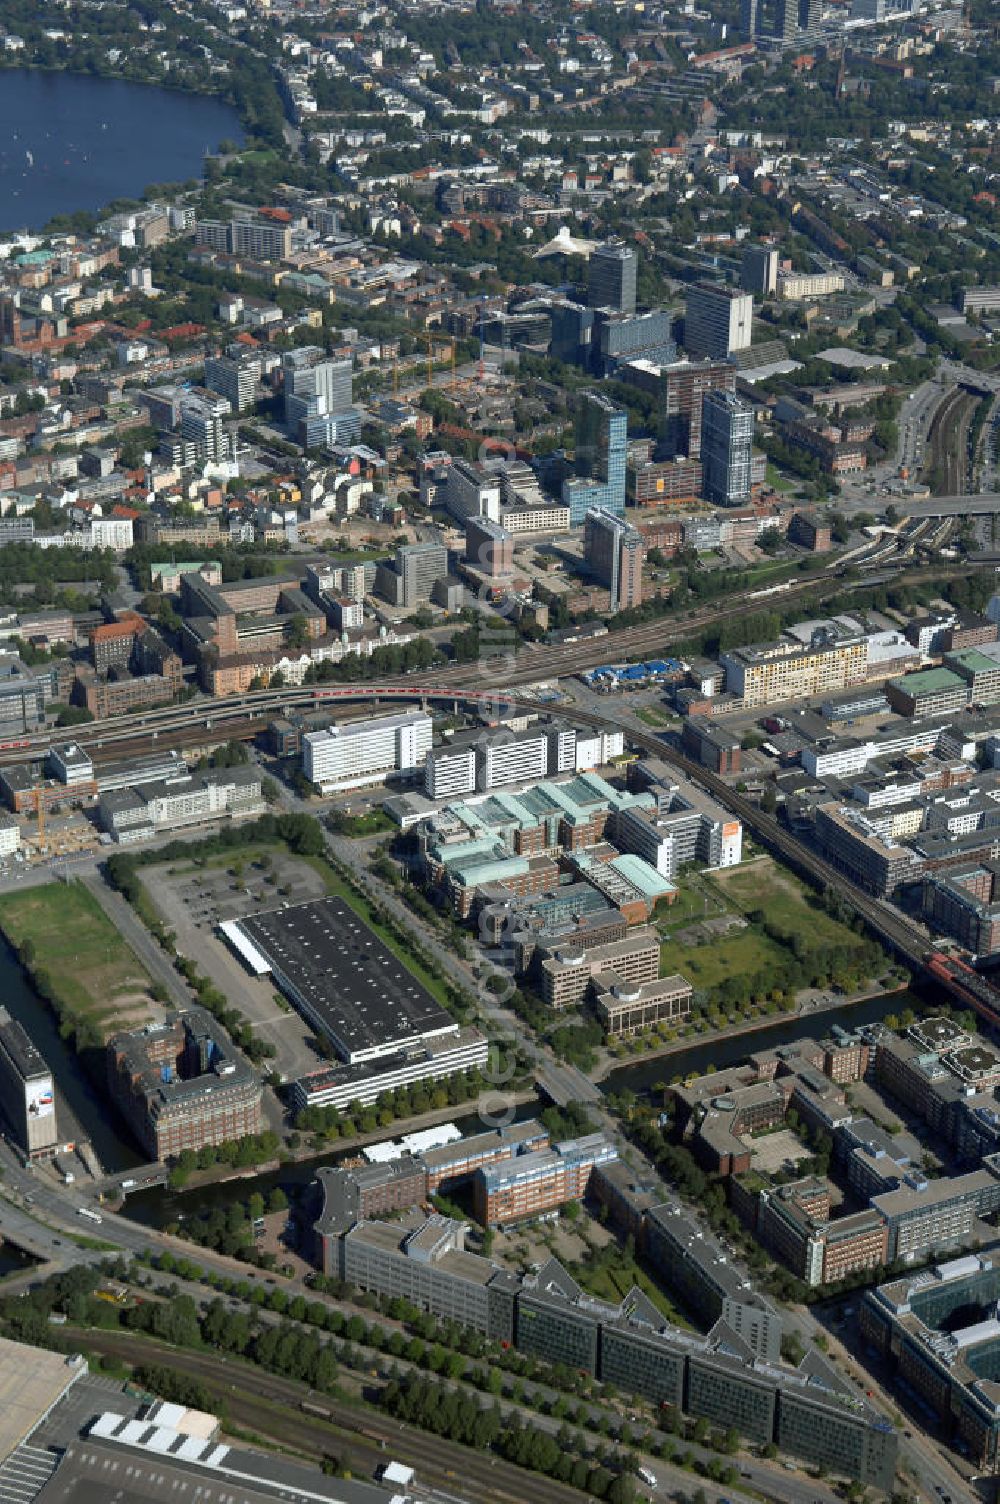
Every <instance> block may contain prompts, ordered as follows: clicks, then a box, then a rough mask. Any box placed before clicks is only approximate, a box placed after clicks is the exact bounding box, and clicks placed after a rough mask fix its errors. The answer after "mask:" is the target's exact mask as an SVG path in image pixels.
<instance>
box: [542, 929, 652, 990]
mask: <svg viewBox="0 0 1000 1504" xmlns="http://www.w3.org/2000/svg"><path fill="white" fill-rule="evenodd" d="M659 974H660V940H659V935H658V934H657V932H656V930H652V929H645V928H639V929H634V930H633V931H632V932H631V934H629V935H627V936H626V938H625V939H624V940H613V941H610V942H609V943H608V944H606V945H591V946H587V947H584V946H580V945H577V944H574V943H573V941H572V940H568V941H567V942H566V943H565V944H563V945H559V946H557V948H556V949H555V950H554V952H553V953H552V954H551V955H548V956H546V957H545V958H544V960H542V961H541V963H540V964H539V966H538V967H537V975H538V985H539V990H540V991H541V994H542V997H543V999H544V1000H545V1002H546V1004H547V1005H548V1006H549V1007H550V1008H573V1007H576V1006H577V1005H578V1004H579V1003H582V1002H583V1001H584V999H585V998H586V997H587V995H588V993H589V992H590V991H591V989H592V987H594V986H597V987H598V990H599V991H601V992H607V991H609V990H610V989H611V987H612V986H615V985H619V984H620V985H621V986H622V988H623V989H634V988H635V987H639V986H641V985H642V984H643V983H645V982H654V981H656V980H657V978H658V977H659Z"/></svg>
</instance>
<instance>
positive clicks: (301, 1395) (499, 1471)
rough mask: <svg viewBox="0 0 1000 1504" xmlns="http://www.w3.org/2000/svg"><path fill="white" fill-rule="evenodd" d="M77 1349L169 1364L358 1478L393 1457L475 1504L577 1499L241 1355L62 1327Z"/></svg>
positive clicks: (312, 1455)
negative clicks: (311, 1409)
mask: <svg viewBox="0 0 1000 1504" xmlns="http://www.w3.org/2000/svg"><path fill="white" fill-rule="evenodd" d="M65 1331H66V1332H67V1333H71V1334H72V1336H73V1337H74V1339H75V1340H76V1341H78V1342H79V1343H80V1346H81V1348H83V1349H88V1350H91V1351H95V1352H99V1353H101V1354H103V1355H107V1356H111V1357H115V1358H118V1359H120V1360H121V1361H122V1362H125V1363H128V1364H130V1365H136V1364H142V1363H155V1364H166V1365H167V1366H169V1367H170V1368H171V1369H172V1370H174V1371H175V1372H178V1373H183V1374H185V1375H187V1376H188V1377H190V1378H193V1379H198V1380H200V1381H201V1382H202V1383H204V1384H205V1385H206V1387H208V1388H209V1390H210V1392H211V1396H212V1399H213V1403H216V1402H217V1403H218V1406H219V1408H220V1409H224V1413H225V1415H226V1417H227V1419H228V1420H229V1421H230V1422H235V1423H236V1424H237V1425H238V1426H239V1427H242V1428H246V1429H247V1430H249V1431H252V1432H254V1433H255V1434H256V1435H258V1436H262V1437H266V1438H268V1439H270V1440H272V1441H275V1442H277V1443H278V1444H279V1445H280V1446H282V1447H284V1448H285V1449H287V1450H290V1451H292V1452H293V1453H294V1454H296V1455H297V1456H299V1457H303V1458H306V1459H307V1460H311V1461H314V1462H322V1461H323V1460H324V1459H325V1458H328V1457H331V1456H333V1457H336V1458H337V1460H338V1461H339V1462H340V1463H341V1464H342V1465H343V1466H345V1467H347V1468H348V1469H349V1470H350V1471H351V1472H352V1473H353V1474H354V1476H356V1477H362V1478H363V1477H366V1476H367V1477H369V1478H370V1477H371V1476H372V1474H373V1473H374V1471H375V1469H376V1468H377V1467H379V1466H381V1465H382V1464H384V1463H385V1462H387V1461H389V1460H390V1459H394V1460H396V1461H399V1462H405V1463H408V1464H409V1465H410V1466H411V1467H413V1468H414V1469H415V1470H416V1471H417V1472H418V1474H419V1475H420V1477H421V1479H422V1480H423V1481H424V1484H425V1486H426V1485H428V1484H434V1485H436V1486H437V1488H438V1489H440V1490H441V1491H442V1492H444V1493H458V1494H460V1496H461V1498H462V1499H471V1500H474V1501H475V1504H580V1497H581V1496H580V1494H579V1493H578V1492H577V1491H576V1489H573V1488H571V1487H569V1486H568V1485H566V1484H562V1483H557V1482H555V1481H554V1480H553V1479H549V1478H544V1477H541V1476H540V1475H539V1474H536V1473H529V1472H526V1471H524V1470H523V1469H521V1468H518V1467H516V1466H515V1465H514V1464H513V1463H509V1462H504V1461H503V1460H502V1459H500V1458H491V1457H490V1456H488V1455H486V1454H484V1453H481V1452H476V1451H474V1450H473V1449H471V1448H469V1447H465V1446H462V1445H461V1443H459V1442H452V1441H447V1440H446V1439H444V1438H443V1437H439V1436H435V1435H434V1434H433V1433H432V1432H428V1431H418V1430H416V1429H415V1428H411V1427H409V1426H405V1425H403V1424H401V1423H400V1422H399V1421H395V1420H392V1419H390V1418H388V1417H386V1416H384V1415H381V1414H379V1412H378V1411H376V1410H366V1411H364V1412H363V1413H355V1412H354V1411H353V1410H352V1408H351V1406H349V1405H345V1404H344V1403H343V1402H338V1401H336V1400H332V1399H331V1398H330V1396H328V1395H320V1394H315V1393H314V1392H313V1391H312V1390H311V1389H310V1388H309V1386H308V1385H307V1384H304V1383H300V1382H298V1381H297V1380H295V1379H283V1378H279V1377H278V1376H277V1375H274V1374H269V1373H265V1372H264V1371H263V1370H262V1369H260V1368H257V1367H255V1366H254V1365H252V1364H249V1363H246V1362H244V1361H242V1360H241V1359H239V1358H227V1357H222V1356H220V1355H218V1354H216V1353H206V1352H198V1351H196V1350H192V1349H189V1348H176V1347H170V1346H167V1345H165V1344H162V1343H159V1342H156V1341H155V1340H152V1339H150V1338H148V1337H145V1336H142V1335H140V1334H139V1333H135V1332H130V1333H128V1334H124V1333H117V1332H111V1331H109V1332H103V1331H96V1330H91V1329H90V1328H68V1327H67V1328H65ZM303 1403H305V1404H309V1405H314V1406H315V1407H316V1408H317V1409H329V1410H330V1411H331V1414H330V1417H329V1418H327V1417H325V1416H320V1415H318V1414H310V1413H309V1412H307V1411H303V1409H302V1405H303Z"/></svg>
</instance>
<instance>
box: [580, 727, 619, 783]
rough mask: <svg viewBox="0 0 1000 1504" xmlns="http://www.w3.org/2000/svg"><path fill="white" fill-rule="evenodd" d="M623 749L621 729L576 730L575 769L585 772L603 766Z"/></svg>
mask: <svg viewBox="0 0 1000 1504" xmlns="http://www.w3.org/2000/svg"><path fill="white" fill-rule="evenodd" d="M624 751H625V733H624V732H623V731H578V732H577V734H576V771H577V772H578V773H587V772H589V771H590V769H591V768H603V767H604V766H605V764H606V763H609V762H610V761H611V759H612V758H614V757H621V755H622V754H623V752H624Z"/></svg>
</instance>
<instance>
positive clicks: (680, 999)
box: [594, 974, 692, 1039]
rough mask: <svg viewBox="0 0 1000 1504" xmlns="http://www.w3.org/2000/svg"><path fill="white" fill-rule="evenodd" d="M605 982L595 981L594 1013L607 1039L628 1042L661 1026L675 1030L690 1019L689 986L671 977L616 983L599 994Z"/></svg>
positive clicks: (681, 980)
mask: <svg viewBox="0 0 1000 1504" xmlns="http://www.w3.org/2000/svg"><path fill="white" fill-rule="evenodd" d="M606 980H610V979H608V978H604V977H601V976H598V977H597V980H596V983H595V986H596V987H597V989H598V990H597V992H596V996H595V998H594V1011H595V1012H596V1014H597V1016H598V1018H599V1019H600V1021H601V1026H602V1028H603V1029H604V1032H605V1034H606V1036H607V1037H608V1039H629V1038H631V1037H632V1036H633V1035H636V1034H642V1033H644V1032H645V1030H646V1029H654V1028H657V1027H658V1026H659V1025H660V1024H668V1025H670V1027H674V1026H675V1025H677V1024H682V1023H686V1022H687V1021H688V1019H689V1018H690V1017H691V996H692V987H691V983H690V982H689V981H687V980H686V978H685V977H682V976H678V975H676V974H675V975H674V976H669V977H657V978H656V980H655V981H652V982H638V983H634V984H633V983H628V982H618V981H615V982H613V983H612V985H611V986H610V987H607V988H606V990H600V989H601V986H602V983H604V982H605V981H606Z"/></svg>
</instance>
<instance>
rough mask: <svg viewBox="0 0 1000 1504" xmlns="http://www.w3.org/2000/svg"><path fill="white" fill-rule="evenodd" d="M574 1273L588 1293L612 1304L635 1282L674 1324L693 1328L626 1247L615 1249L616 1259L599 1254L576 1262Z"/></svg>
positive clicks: (623, 1295) (622, 1296) (615, 1303)
mask: <svg viewBox="0 0 1000 1504" xmlns="http://www.w3.org/2000/svg"><path fill="white" fill-rule="evenodd" d="M573 1274H574V1278H575V1279H577V1280H578V1281H579V1283H580V1284H581V1285H582V1286H583V1288H584V1289H585V1290H586V1291H587V1293H588V1294H590V1295H593V1296H595V1297H596V1298H597V1299H598V1300H607V1301H609V1302H610V1303H611V1304H612V1305H617V1304H618V1302H619V1301H620V1300H622V1299H623V1298H624V1297H625V1296H626V1295H627V1294H628V1292H629V1290H631V1288H632V1286H633V1285H638V1286H639V1289H640V1290H641V1291H642V1293H643V1294H644V1295H646V1296H648V1297H649V1299H650V1300H651V1301H652V1303H653V1305H654V1306H655V1307H656V1309H657V1310H658V1311H659V1312H660V1313H661V1315H663V1316H665V1317H666V1318H667V1320H668V1321H671V1322H673V1324H674V1326H680V1327H687V1328H688V1329H689V1330H690V1327H691V1323H690V1322H689V1321H688V1320H687V1319H686V1317H684V1316H682V1315H681V1313H680V1312H679V1311H678V1309H677V1307H676V1306H675V1305H674V1303H673V1301H672V1300H671V1299H670V1297H669V1295H667V1294H666V1292H665V1291H664V1290H662V1289H661V1288H660V1286H659V1285H658V1284H657V1283H656V1281H655V1280H654V1279H652V1278H651V1277H650V1276H649V1275H648V1274H647V1273H646V1271H645V1269H643V1268H642V1266H641V1265H640V1264H639V1263H638V1262H637V1261H636V1260H635V1259H634V1258H633V1259H629V1258H628V1256H627V1254H626V1252H625V1250H623V1249H620V1248H616V1249H615V1254H614V1262H613V1263H611V1262H608V1261H606V1260H605V1259H602V1258H600V1257H598V1259H597V1260H596V1261H594V1262H588V1263H585V1264H581V1263H576V1264H574V1265H573Z"/></svg>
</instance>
